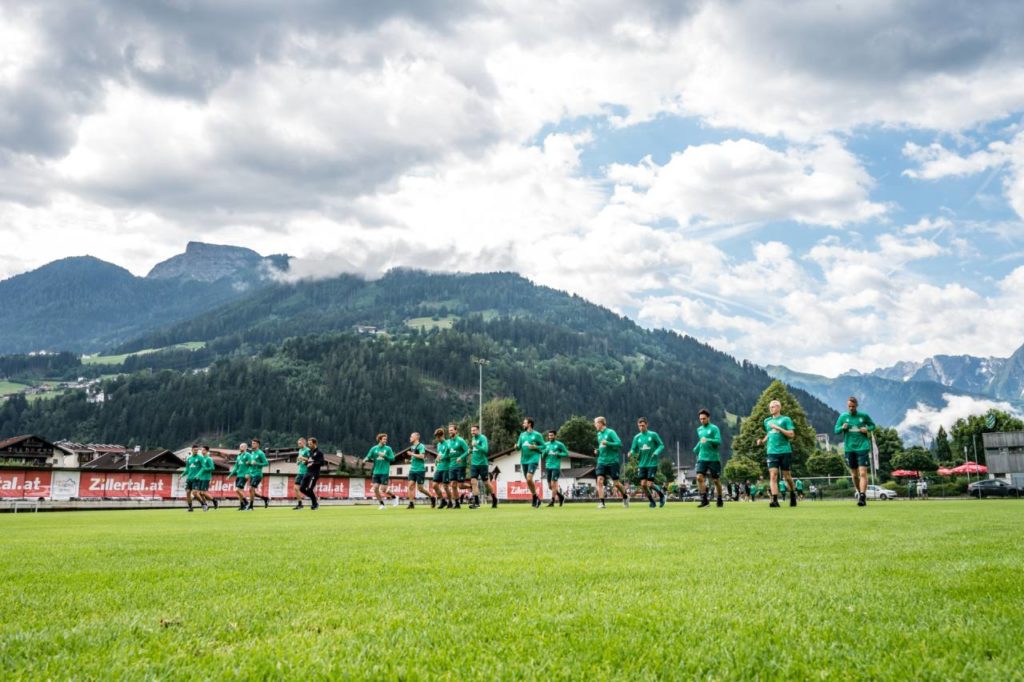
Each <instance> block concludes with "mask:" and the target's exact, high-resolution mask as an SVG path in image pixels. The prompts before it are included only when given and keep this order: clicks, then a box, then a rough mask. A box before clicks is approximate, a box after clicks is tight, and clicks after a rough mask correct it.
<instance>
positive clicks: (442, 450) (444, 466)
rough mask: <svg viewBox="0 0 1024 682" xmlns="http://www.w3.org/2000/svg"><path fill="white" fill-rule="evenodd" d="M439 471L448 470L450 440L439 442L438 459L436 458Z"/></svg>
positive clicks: (435, 462) (435, 463)
mask: <svg viewBox="0 0 1024 682" xmlns="http://www.w3.org/2000/svg"><path fill="white" fill-rule="evenodd" d="M434 465H435V467H436V469H437V471H448V441H446V440H442V441H439V442H438V443H437V459H436V460H434Z"/></svg>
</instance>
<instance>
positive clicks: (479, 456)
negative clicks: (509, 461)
mask: <svg viewBox="0 0 1024 682" xmlns="http://www.w3.org/2000/svg"><path fill="white" fill-rule="evenodd" d="M490 448H491V445H490V443H488V442H487V436H485V435H484V434H482V433H480V434H477V435H476V436H474V437H473V438H472V442H471V443H470V450H471V452H472V453H473V454H472V456H471V457H470V460H469V463H470V464H472V465H473V466H478V467H479V466H484V465H485V464H487V453H488V451H489V450H490Z"/></svg>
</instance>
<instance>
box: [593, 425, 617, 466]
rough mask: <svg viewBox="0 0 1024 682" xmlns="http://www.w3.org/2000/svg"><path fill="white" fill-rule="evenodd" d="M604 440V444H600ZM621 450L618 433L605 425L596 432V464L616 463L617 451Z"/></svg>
mask: <svg viewBox="0 0 1024 682" xmlns="http://www.w3.org/2000/svg"><path fill="white" fill-rule="evenodd" d="M601 441H604V445H602V444H601ZM621 451H622V440H620V439H619V434H617V433H615V432H614V431H612V430H611V429H609V428H608V427H607V426H606V427H604V429H603V430H602V431H598V432H597V463H598V464H618V463H619V453H620V452H621Z"/></svg>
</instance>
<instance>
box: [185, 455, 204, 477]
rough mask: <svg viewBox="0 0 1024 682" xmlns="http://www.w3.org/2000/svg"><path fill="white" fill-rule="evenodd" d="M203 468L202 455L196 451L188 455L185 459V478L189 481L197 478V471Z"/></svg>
mask: <svg viewBox="0 0 1024 682" xmlns="http://www.w3.org/2000/svg"><path fill="white" fill-rule="evenodd" d="M202 470H203V456H202V455H200V454H199V453H198V452H197V453H196V454H194V455H189V456H188V457H187V458H186V459H185V479H186V480H189V481H193V480H198V478H199V472H200V471H202Z"/></svg>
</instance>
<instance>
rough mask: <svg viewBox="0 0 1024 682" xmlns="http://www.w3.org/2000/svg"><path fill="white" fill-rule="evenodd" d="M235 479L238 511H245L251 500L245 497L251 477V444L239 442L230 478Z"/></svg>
mask: <svg viewBox="0 0 1024 682" xmlns="http://www.w3.org/2000/svg"><path fill="white" fill-rule="evenodd" d="M231 477H234V479H235V495H237V496H238V511H245V510H246V508H248V506H249V501H248V500H247V499H246V497H245V484H246V482H247V481H248V479H249V444H248V443H239V444H238V454H237V455H235V463H234V464H232V465H231V471H229V472H228V478H231Z"/></svg>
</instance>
